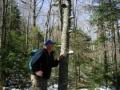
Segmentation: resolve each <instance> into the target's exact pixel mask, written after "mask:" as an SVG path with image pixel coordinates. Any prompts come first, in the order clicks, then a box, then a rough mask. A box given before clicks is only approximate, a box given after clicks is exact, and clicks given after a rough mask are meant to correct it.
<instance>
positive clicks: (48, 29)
mask: <svg viewBox="0 0 120 90" xmlns="http://www.w3.org/2000/svg"><path fill="white" fill-rule="evenodd" d="M51 10H52V0H51V1H50V8H49V10H48V14H47V20H46V23H45V26H46V31H45V38H44V42H45V41H46V40H47V39H49V38H50V28H49V21H50V15H51Z"/></svg>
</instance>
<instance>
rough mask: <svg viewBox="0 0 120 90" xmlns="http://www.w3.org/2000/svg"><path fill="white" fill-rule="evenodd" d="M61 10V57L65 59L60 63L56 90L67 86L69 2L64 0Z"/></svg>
mask: <svg viewBox="0 0 120 90" xmlns="http://www.w3.org/2000/svg"><path fill="white" fill-rule="evenodd" d="M62 5H64V6H62V9H63V27H62V36H61V40H62V42H61V53H60V54H61V55H62V54H64V55H65V57H64V59H63V60H61V62H60V66H59V82H58V90H67V85H68V51H69V32H68V30H69V29H70V18H69V17H70V15H71V14H70V13H71V12H70V10H71V1H70V0H66V1H65V3H64V4H62Z"/></svg>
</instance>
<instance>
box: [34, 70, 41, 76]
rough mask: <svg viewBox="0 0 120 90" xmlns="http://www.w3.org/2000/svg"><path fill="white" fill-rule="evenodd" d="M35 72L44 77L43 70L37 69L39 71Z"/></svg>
mask: <svg viewBox="0 0 120 90" xmlns="http://www.w3.org/2000/svg"><path fill="white" fill-rule="evenodd" d="M35 74H36V75H37V76H40V77H42V76H43V71H41V70H40V71H37V72H35Z"/></svg>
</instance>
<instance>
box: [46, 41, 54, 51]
mask: <svg viewBox="0 0 120 90" xmlns="http://www.w3.org/2000/svg"><path fill="white" fill-rule="evenodd" d="M54 44H55V42H54V41H53V40H47V41H46V42H45V46H46V48H47V50H48V51H49V52H51V51H52V50H53V46H54Z"/></svg>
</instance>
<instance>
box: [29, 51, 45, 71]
mask: <svg viewBox="0 0 120 90" xmlns="http://www.w3.org/2000/svg"><path fill="white" fill-rule="evenodd" d="M42 53H43V49H34V50H32V52H31V56H30V60H29V71H30V72H31V73H33V70H32V65H33V64H35V63H36V62H37V61H38V60H39V58H40V57H41V56H42Z"/></svg>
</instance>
